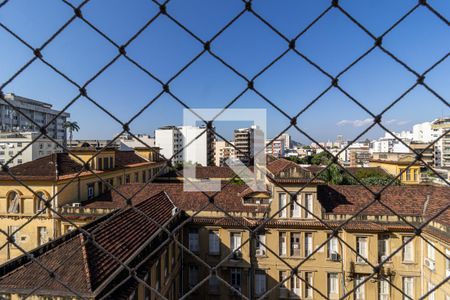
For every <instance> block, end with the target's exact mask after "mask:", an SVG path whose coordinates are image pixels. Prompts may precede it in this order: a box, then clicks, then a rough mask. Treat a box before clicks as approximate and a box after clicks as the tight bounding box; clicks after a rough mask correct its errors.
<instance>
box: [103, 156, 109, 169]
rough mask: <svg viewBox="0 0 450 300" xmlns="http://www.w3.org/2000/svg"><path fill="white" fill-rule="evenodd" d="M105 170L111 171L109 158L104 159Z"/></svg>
mask: <svg viewBox="0 0 450 300" xmlns="http://www.w3.org/2000/svg"><path fill="white" fill-rule="evenodd" d="M103 168H104V169H105V170H107V169H109V159H108V157H103Z"/></svg>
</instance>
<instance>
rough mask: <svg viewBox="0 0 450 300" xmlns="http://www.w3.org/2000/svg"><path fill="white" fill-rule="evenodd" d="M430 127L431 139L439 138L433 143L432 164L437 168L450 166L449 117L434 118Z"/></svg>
mask: <svg viewBox="0 0 450 300" xmlns="http://www.w3.org/2000/svg"><path fill="white" fill-rule="evenodd" d="M431 129H432V133H431V139H432V140H433V141H435V140H436V139H438V138H440V139H439V140H438V141H437V142H436V143H435V144H434V165H435V166H436V167H438V168H450V117H444V118H440V119H436V120H434V121H433V122H432V123H431ZM441 136H442V137H441Z"/></svg>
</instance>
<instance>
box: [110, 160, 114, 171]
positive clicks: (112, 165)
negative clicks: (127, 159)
mask: <svg viewBox="0 0 450 300" xmlns="http://www.w3.org/2000/svg"><path fill="white" fill-rule="evenodd" d="M109 167H110V168H111V169H113V168H114V160H113V158H112V157H110V158H109Z"/></svg>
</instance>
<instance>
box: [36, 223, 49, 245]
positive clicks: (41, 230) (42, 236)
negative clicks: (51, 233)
mask: <svg viewBox="0 0 450 300" xmlns="http://www.w3.org/2000/svg"><path fill="white" fill-rule="evenodd" d="M37 233H38V239H37V240H38V246H42V245H44V244H45V243H47V242H48V231H47V227H40V226H39V227H38V228H37Z"/></svg>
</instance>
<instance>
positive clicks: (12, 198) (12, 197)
mask: <svg viewBox="0 0 450 300" xmlns="http://www.w3.org/2000/svg"><path fill="white" fill-rule="evenodd" d="M7 201H8V212H9V213H12V214H18V213H19V212H21V199H20V194H19V193H18V192H16V191H12V192H9V193H8V198H7Z"/></svg>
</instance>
